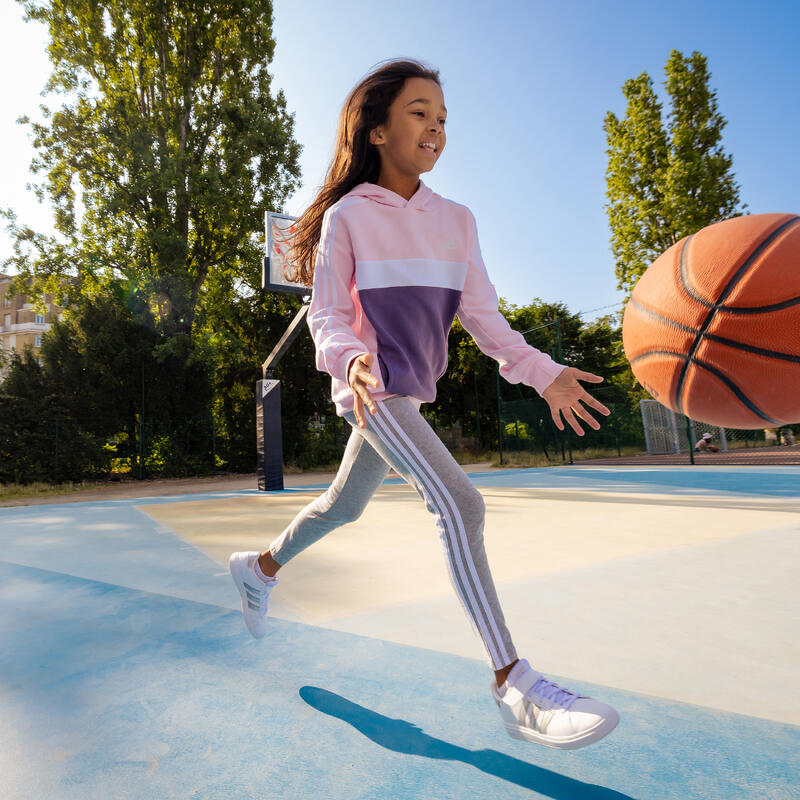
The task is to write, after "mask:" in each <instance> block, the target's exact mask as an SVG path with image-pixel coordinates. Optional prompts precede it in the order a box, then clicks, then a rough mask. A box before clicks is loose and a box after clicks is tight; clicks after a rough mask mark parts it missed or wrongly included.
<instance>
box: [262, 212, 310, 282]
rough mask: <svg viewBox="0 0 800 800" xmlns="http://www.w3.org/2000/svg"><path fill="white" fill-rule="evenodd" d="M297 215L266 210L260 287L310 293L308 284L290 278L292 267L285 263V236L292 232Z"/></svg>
mask: <svg viewBox="0 0 800 800" xmlns="http://www.w3.org/2000/svg"><path fill="white" fill-rule="evenodd" d="M296 220H297V217H290V216H288V215H286V214H276V213H274V212H273V211H267V212H266V213H265V214H264V228H265V233H266V251H267V252H266V256H265V257H264V265H263V271H262V274H261V287H262V288H263V289H266V290H267V291H270V292H286V293H288V294H304V295H309V294H311V287H310V286H303V284H302V283H296V282H295V281H292V280H290V278H291V277H292V275H293V273H294V268H293V267H292V266H290V265H289V264H287V262H286V255H287V253H288V246H287V243H286V237H287V236H288V235H289V234H292V233H294V223H295V221H296Z"/></svg>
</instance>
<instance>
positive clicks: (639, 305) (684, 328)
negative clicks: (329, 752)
mask: <svg viewBox="0 0 800 800" xmlns="http://www.w3.org/2000/svg"><path fill="white" fill-rule="evenodd" d="M630 304H631V305H632V306H633V307H634V308H636V309H638V310H639V311H641V312H642V314H644V315H645V316H647V317H652V318H653V319H657V320H659V321H660V322H665V323H666V324H667V325H670V326H671V327H673V328H678V329H679V330H682V331H686V333H699V331H698V329H697V328H692V327H691V326H689V325H684V324H683V323H681V322H676V321H675V320H674V319H670V318H669V317H665V316H664V315H663V314H659V313H658V311H654V310H653V309H652V308H648V307H647V306H646V305H643V304H642V303H641V301H639V300H636V299H635V298H633V297H632V298H631V299H630Z"/></svg>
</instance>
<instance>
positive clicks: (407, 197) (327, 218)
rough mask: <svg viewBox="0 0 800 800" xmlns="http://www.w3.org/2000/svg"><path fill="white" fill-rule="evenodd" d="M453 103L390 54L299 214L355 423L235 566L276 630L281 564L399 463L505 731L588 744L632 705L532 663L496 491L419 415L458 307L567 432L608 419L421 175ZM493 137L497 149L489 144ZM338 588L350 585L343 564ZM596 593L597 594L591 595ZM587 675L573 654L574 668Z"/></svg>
mask: <svg viewBox="0 0 800 800" xmlns="http://www.w3.org/2000/svg"><path fill="white" fill-rule="evenodd" d="M446 113H447V109H446V108H445V105H444V96H443V94H442V89H441V85H440V83H439V73H438V72H437V71H435V70H431V69H428V68H427V67H425V66H424V65H422V64H420V63H419V62H416V61H410V60H393V61H391V62H389V63H384V64H383V65H381V66H380V67H379V68H377V69H376V70H375V71H374V72H372V73H371V74H369V75H367V76H366V77H365V78H364V79H363V80H362V81H361V82H360V83H359V84H358V85H357V86H356V87H355V88H354V89H353V90H352V91H351V93H350V95H349V96H348V98H347V99H346V101H345V103H344V105H343V106H342V111H341V116H340V119H339V125H338V133H337V141H336V144H335V146H334V149H333V159H332V162H331V164H330V167H329V170H328V172H327V174H326V178H325V181H324V183H323V185H322V187H321V189H320V191H319V193H318V194H317V195H316V197H315V198H314V199H313V201H312V202H311V204H310V206H309V208H308V209H307V210H306V211H305V212H304V214H303V215H302V217H301V218H300V219H299V220H298V221H297V223H296V226H297V233H295V234H294V238H293V240H292V243H291V248H292V252H293V253H294V254H295V260H296V261H297V263H298V264H299V276H300V277H299V280H302V282H303V283H305V285H306V286H309V285H311V284H312V283H313V295H312V300H311V305H310V308H309V311H308V325H309V328H310V329H311V334H312V336H313V339H314V345H315V348H316V365H317V368H318V369H319V370H322V371H324V372H327V373H328V374H329V375H331V377H332V385H331V394H332V398H333V401H334V404H335V406H336V412H337V414H338V415H339V416H342V417H344V418H345V419H346V420H347V422H348V423H349V424H350V426H351V428H352V431H351V433H350V438H349V440H348V442H347V449H346V450H345V453H344V457H343V459H342V463H341V466H340V467H339V472H338V474H337V475H336V477H335V479H334V481H333V483H332V484H331V486H330V487H329V488H328V490H327V491H326V492H325V493H324V494H322V495H321V496H319V497H318V498H317V499H316V500H314V501H313V502H311V503H310V504H309V505H307V506H306V507H305V508H304V509H302V510H301V511H300V512H299V513H298V514H297V516H296V517H295V518H294V520H293V521H292V522H291V523H290V524H289V525H288V526H287V528H286V529H285V530H284V531H283V533H281V534H280V535H279V536H278V537H277V538H276V539H275V540H274V541H273V542H272V544H271V545H270V546H269V549H268V550H265V551H264V552H261V553H258V552H241V553H233V554H232V555H231V557H230V560H229V567H230V571H231V575H232V576H233V580H234V582H235V584H236V586H237V588H238V589H239V593H240V595H241V597H242V613H243V614H244V619H245V623H246V625H247V628H248V630H249V631H250V632H251V633H252V634H253V636H255V637H261V636H264V634H265V633H266V628H267V622H266V616H267V598H268V595H269V593H270V591H271V590H272V588H273V587H274V586H275V584H276V583H277V580H278V579H277V577H275V576H276V573H277V572H278V570H279V569H280V568H281V567H283V566H285V565H286V563H287V562H288V561H289V560H290V559H292V558H294V557H295V556H297V555H298V554H299V553H300V552H301V551H303V550H304V549H305V548H307V547H309V546H310V545H312V544H314V542H316V541H317V540H319V539H320V538H322V537H323V536H325V535H326V534H328V533H330V532H331V531H333V530H335V529H336V528H338V527H339V526H341V525H344V524H345V523H347V522H351V521H353V520H356V519H358V517H359V516H360V515H361V513H362V511H363V510H364V508H365V507H366V505H367V503H368V502H369V499H370V498H371V497H372V495H373V494H374V492H375V491H376V490H377V489H378V488H379V487H380V485H381V484H382V483H383V480H384V478H385V477H386V475H387V473H388V470H389V468H390V467H392V468H393V469H394V470H395V471H396V472H397V473H398V474H400V475H401V476H402V477H403V478H404V480H405V481H406V482H407V483H408V484H409V485H410V486H412V487H413V488H414V489H415V490H416V491H417V493H418V494H419V496H420V498H421V499H422V500H423V502H424V503H425V506H426V508H427V509H428V511H430V512H431V514H432V515H433V517H434V520H435V525H436V529H438V533H439V536H440V538H441V542H442V546H443V550H444V553H445V556H446V559H447V564H448V568H449V571H450V576H451V579H452V584H453V587H454V589H455V592H456V596H457V598H458V600H459V602H460V603H461V605H462V607H463V608H464V611H465V612H466V614H467V616H468V618H469V620H470V622H471V623H472V626H473V630H474V632H475V633H476V635H477V637H478V639H479V641H480V644H481V645H482V646H483V652H484V656H485V658H486V661H487V663H488V664H489V666H490V668H491V669H492V670H493V671H494V681H493V682H492V683H491V693H492V697H493V699H494V702H495V703H496V704H497V706H498V708H499V709H500V714H501V716H502V719H503V722H504V723H505V727H506V731H507V732H508V734H509V735H510V736H512V737H514V738H517V739H523V740H526V741H530V742H536V743H538V744H542V745H545V746H547V747H554V748H558V749H564V750H566V749H576V748H579V747H585V746H586V745H588V744H591V743H593V742H596V741H598V740H599V739H602V738H603V737H604V736H606V735H607V734H608V733H610V732H611V731H612V730H613V729H614V727H615V726H616V725H617V723H618V722H619V715H618V714H617V712H616V711H615V710H614V709H613V708H611V706H609V705H607V704H605V703H601V702H598V701H596V700H593V699H592V698H590V697H586V696H584V695H580V694H578V693H577V692H572V691H570V690H569V689H565V688H563V687H562V686H559V685H558V684H556V683H554V682H553V681H550V680H548V679H547V678H545V677H544V676H543V675H542V674H541V673H540V672H537V671H536V670H534V669H533V668H532V667H531V666H530V664H529V663H528V662H527V661H526V660H525V659H520V658H518V657H517V653H516V650H515V647H514V642H513V641H512V638H511V634H510V632H509V630H508V628H507V627H506V623H505V619H504V616H503V612H502V609H501V608H500V601H499V599H498V597H497V592H496V589H495V585H494V581H493V579H492V574H491V572H490V570H489V563H488V560H487V557H486V551H485V549H484V541H483V527H484V520H485V506H484V500H483V497H482V495H481V493H480V492H479V491H478V490H477V489H476V488H475V486H474V485H473V483H472V482H471V481H470V479H469V478H468V477H467V476H466V474H465V473H464V470H463V469H462V468H461V467H460V466H459V464H458V463H457V462H456V460H455V459H454V458H453V456H452V454H451V453H450V452H449V451H448V449H447V448H446V447H445V446H444V444H443V443H442V441H441V439H439V437H438V436H437V435H436V433H435V432H434V431H433V429H432V428H431V426H430V425H429V424H428V422H427V421H426V420H425V417H423V416H422V414H421V413H420V410H419V408H420V405H421V404H422V403H429V402H432V401H433V400H434V399H435V397H436V382H437V380H438V379H439V378H440V377H441V376H442V375H443V374H444V372H445V370H446V369H447V335H448V331H449V330H450V327H451V325H452V323H453V319H454V317H455V314H458V318H459V320H460V321H461V324H462V325H463V327H464V328H465V329H466V330H467V331H468V332H469V333H470V335H471V336H473V337H474V339H475V341H476V343H477V345H478V347H479V348H480V349H481V350H482V351H483V352H484V353H486V354H487V355H489V356H491V357H492V358H494V359H495V360H496V361H497V362H498V363H499V365H500V374H501V375H502V376H503V377H504V378H506V380H509V381H511V382H512V383H524V384H526V385H528V386H532V387H533V388H534V389H535V390H536V391H537V392H538V393H539V394H540V395H541V396H542V397H543V398H544V399H545V400H546V401H547V403H548V405H549V407H550V414H551V416H552V418H553V421H554V423H555V425H556V427H557V428H558V429H559V430H564V428H565V423H568V424H569V425H570V426H571V427H572V428H573V429H574V430H575V432H576V433H577V434H578V435H579V436H582V435H583V433H584V431H583V428H582V427H581V425H580V422H579V421H578V419H576V417H579V418H580V419H581V420H583V422H584V423H585V424H587V425H589V427H591V428H593V429H594V430H597V429H599V427H600V424H599V423H598V422H597V420H596V419H595V418H594V417H593V416H592V414H591V413H590V412H589V409H588V408H585V407H584V405H583V404H585V405H586V406H588V407H591V408H592V409H595V410H596V411H598V412H600V413H601V414H604V415H606V416H607V415H608V414H610V413H611V412H610V411H609V410H608V408H606V407H605V406H604V405H603V404H602V403H600V402H599V401H598V400H596V399H595V398H593V397H592V396H591V395H590V394H589V393H588V392H587V391H586V390H585V389H584V388H583V387H582V386H581V385H580V384H579V383H578V381H589V382H591V383H599V382H601V381H602V380H603V378H602V377H600V376H599V375H594V374H592V373H590V372H583V371H582V370H579V369H577V368H575V367H568V366H564V365H563V364H558V363H556V362H555V361H553V359H551V358H550V356H549V355H547V354H546V353H542V352H541V351H539V350H537V349H536V348H534V347H532V346H531V345H529V344H528V343H527V342H526V341H525V339H524V338H523V336H522V335H521V334H520V333H519V332H517V331H515V330H513V329H512V328H511V326H510V325H509V324H508V322H507V320H506V319H505V317H504V316H503V315H502V313H501V312H500V310H499V308H498V298H497V294H496V292H495V289H494V286H493V285H492V283H491V281H490V279H489V276H488V274H487V271H486V267H485V266H484V263H483V260H482V257H481V251H480V245H479V243H478V233H477V226H476V222H475V217H474V215H473V213H472V212H471V211H470V209H469V208H468V207H467V206H465V205H462V204H460V203H456V202H455V201H453V200H449V199H447V198H444V197H442V196H441V195H439V194H436V193H435V192H433V191H432V190H431V189H430V188H428V186H427V185H426V184H425V183H423V182H422V181H421V180H420V173H423V172H429V171H430V170H431V169H433V167H434V165H435V164H436V162H437V161H438V160H439V159H440V158H441V155H442V151H443V150H444V146H445V139H446V135H445V116H446ZM487 148H488V149H487V152H489V153H491V150H492V144H491V142H488V143H487ZM367 412H369V413H367ZM561 415H563V418H564V419H563V421H562V419H561ZM433 530H434V525H433V521H432V524H431V532H433ZM367 546H369V542H368V541H365V547H367ZM287 579H290V578H287ZM411 579H413V576H411ZM330 586H331V591H334V590H338V591H345V592H346V591H347V586H346V585H343V584H342V582H341V581H340V580H339V578H338V576H336V575H335V574H332V575H331V578H330ZM585 599H586V602H587V603H591V596H590V595H589V594H587V595H586V598H585ZM532 625H534V626H535V622H532ZM587 663H590V662H587ZM581 668H582V665H579V664H577V663H576V664H575V670H576V672H578V671H580V669H581ZM425 697H426V702H427V694H426V695H425ZM434 702H435V700H434ZM466 702H467V703H468V704H473V705H474V702H473V701H472V700H469V699H468V700H466ZM476 707H477V706H476ZM440 713H442V714H445V715H446V714H447V713H449V712H448V708H447V707H443V708H442V709H440Z"/></svg>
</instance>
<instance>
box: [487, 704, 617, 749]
mask: <svg viewBox="0 0 800 800" xmlns="http://www.w3.org/2000/svg"><path fill="white" fill-rule="evenodd" d="M612 711H613V709H612ZM618 723H619V714H617V712H616V711H614V713H613V715H609V716H608V717H606V718H605V719H602V720H600V722H598V723H597V725H595V726H594V727H593V728H589V729H588V730H585V731H581V732H580V733H576V734H574V735H573V736H567V737H563V738H558V737H555V736H545V735H544V734H542V733H538V732H537V731H534V730H532V729H531V728H525V727H523V726H522V725H512V724H510V723H508V722H505V723H503V724H504V725H505V726H506V731H507V732H508V735H509V736H511V737H512V738H514V739H521V740H522V741H525V742H535V743H536V744H543V745H544V746H545V747H552V748H555V749H556V750H578V749H580V748H581V747H586V746H588V745H590V744H594V743H595V742H597V741H599V740H600V739H602V738H603V737H605V736H608V734H609V733H611V731H613V730H614V728H616V727H617V724H618Z"/></svg>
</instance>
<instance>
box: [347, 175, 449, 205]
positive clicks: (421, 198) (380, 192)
mask: <svg viewBox="0 0 800 800" xmlns="http://www.w3.org/2000/svg"><path fill="white" fill-rule="evenodd" d="M345 196H346V197H353V196H357V197H366V198H367V199H369V200H373V201H374V202H376V203H380V204H381V205H384V206H394V207H395V208H416V209H419V210H420V211H432V210H433V205H434V198H436V197H437V195H436V193H435V192H433V191H432V190H431V189H430V188H429V187H428V186H426V185H425V184H424V183H423V182H422V180H420V182H419V187H418V188H417V191H416V193H415V194H413V195H412V196H411V198H410V199H409V200H406V199H405V197H403V196H402V195H399V194H397V192H393V191H392V190H391V189H385V188H384V187H383V186H378V184H377V183H359V184H358V186H355V187H353V188H352V189H351V190H350V191H349V192H348V193H347V194H346V195H345Z"/></svg>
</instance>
